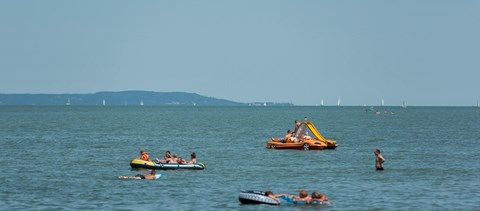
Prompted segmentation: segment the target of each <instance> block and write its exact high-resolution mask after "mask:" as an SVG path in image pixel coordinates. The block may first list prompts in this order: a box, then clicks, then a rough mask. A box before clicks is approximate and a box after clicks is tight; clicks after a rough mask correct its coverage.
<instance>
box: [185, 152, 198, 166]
mask: <svg viewBox="0 0 480 211" xmlns="http://www.w3.org/2000/svg"><path fill="white" fill-rule="evenodd" d="M190 158H191V159H192V160H191V161H188V162H187V164H195V163H197V154H195V152H192V154H191V155H190Z"/></svg>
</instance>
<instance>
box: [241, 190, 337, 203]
mask: <svg viewBox="0 0 480 211" xmlns="http://www.w3.org/2000/svg"><path fill="white" fill-rule="evenodd" d="M238 200H239V201H240V203H242V204H269V205H321V204H325V205H329V204H330V202H329V201H325V202H318V201H315V202H313V203H311V204H308V203H307V202H304V201H300V202H296V201H295V199H294V198H289V197H287V196H281V197H280V198H279V201H280V204H278V203H277V201H275V200H274V199H272V198H270V197H268V196H266V195H265V192H263V191H251V190H250V191H241V192H240V194H239V195H238Z"/></svg>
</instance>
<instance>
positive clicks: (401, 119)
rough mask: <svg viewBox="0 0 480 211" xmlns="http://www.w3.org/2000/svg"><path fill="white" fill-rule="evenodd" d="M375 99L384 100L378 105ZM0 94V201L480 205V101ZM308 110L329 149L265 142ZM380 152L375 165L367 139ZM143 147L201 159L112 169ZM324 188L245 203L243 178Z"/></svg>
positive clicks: (179, 206)
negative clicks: (335, 103)
mask: <svg viewBox="0 0 480 211" xmlns="http://www.w3.org/2000/svg"><path fill="white" fill-rule="evenodd" d="M382 109H383V108H382ZM385 109H388V110H391V111H393V112H395V114H394V115H374V114H372V113H366V112H365V111H364V107H302V106H295V107H181V106H179V107H175V106H158V107H149V106H145V107H137V106H135V107H134V106H131V107H121V106H118V107H109V106H107V107H99V106H98V107H94V106H85V107H82V106H69V107H67V106H0V120H1V121H0V128H1V129H0V143H1V148H0V152H1V154H2V156H1V163H2V165H3V170H2V172H1V173H0V181H2V188H1V191H0V210H13V209H27V210H38V209H48V210H52V209H67V210H77V209H87V210H91V209H104V210H105V209H107V210H109V209H115V210H133V209H135V210H167V209H174V210H199V209H202V210H226V209H233V210H267V209H268V210H270V209H272V208H273V209H278V210H304V209H314V210H319V209H321V210H374V209H375V210H392V209H402V210H403V209H415V210H425V209H429V210H436V209H449V210H451V209H462V210H478V209H480V179H479V178H480V171H479V170H480V163H479V162H478V160H479V159H480V153H479V148H480V147H478V143H479V140H480V120H479V117H480V109H475V108H472V107H409V108H407V109H401V108H399V107H386V108H385ZM305 116H307V117H308V120H309V121H311V122H313V123H314V124H315V125H316V127H317V128H318V129H319V130H320V132H321V133H322V134H323V135H324V136H325V137H326V138H329V139H334V140H337V142H338V143H339V144H340V146H339V148H338V149H337V150H324V151H278V150H269V149H266V148H265V143H266V141H268V140H269V139H270V137H272V136H274V137H281V136H283V135H284V133H285V132H286V130H287V129H292V128H293V126H294V124H293V121H294V120H295V119H299V120H302V119H303V117H305ZM376 148H379V149H381V150H382V154H383V155H384V156H385V158H386V163H385V169H386V170H385V171H383V172H377V171H375V170H374V155H373V150H374V149H376ZM140 150H145V151H147V152H149V154H150V155H151V156H152V157H160V156H163V153H164V152H165V151H166V150H170V151H172V152H173V153H177V154H179V155H180V156H182V157H185V158H188V155H189V154H190V153H191V152H193V151H195V152H196V154H197V156H198V161H200V162H203V163H205V164H206V169H205V170H204V171H160V173H162V177H161V179H160V180H158V181H136V180H120V179H117V177H118V176H120V175H135V174H137V173H148V172H147V171H138V170H132V169H131V168H130V166H129V162H130V160H131V159H132V158H134V157H138V156H139V151H140ZM300 189H306V190H308V191H309V192H311V191H320V192H322V193H325V194H326V195H328V197H329V198H330V200H331V201H332V202H333V203H334V205H333V206H279V207H272V206H268V205H241V204H240V203H239V201H238V193H239V191H241V190H272V191H274V192H275V193H291V194H297V193H298V191H299V190H300Z"/></svg>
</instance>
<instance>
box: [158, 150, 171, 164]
mask: <svg viewBox="0 0 480 211" xmlns="http://www.w3.org/2000/svg"><path fill="white" fill-rule="evenodd" d="M156 161H157V163H170V162H173V158H172V155H171V154H170V151H166V152H165V155H164V156H163V160H160V159H158V158H156Z"/></svg>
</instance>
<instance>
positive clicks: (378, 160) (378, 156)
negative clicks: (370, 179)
mask: <svg viewBox="0 0 480 211" xmlns="http://www.w3.org/2000/svg"><path fill="white" fill-rule="evenodd" d="M373 153H374V154H375V168H376V169H377V171H383V163H384V162H385V158H383V156H382V154H381V153H380V150H379V149H376V150H375V151H374V152H373Z"/></svg>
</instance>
